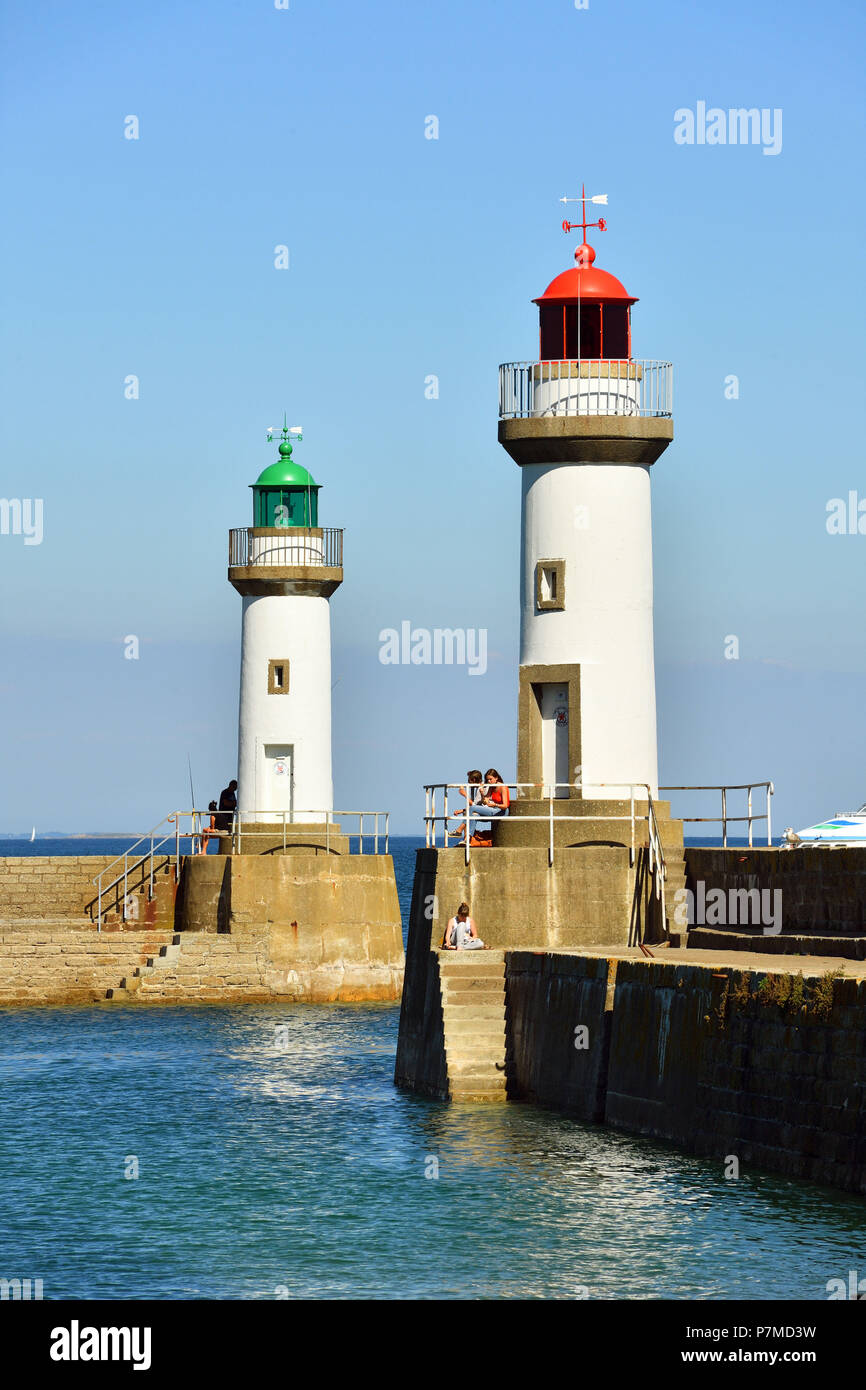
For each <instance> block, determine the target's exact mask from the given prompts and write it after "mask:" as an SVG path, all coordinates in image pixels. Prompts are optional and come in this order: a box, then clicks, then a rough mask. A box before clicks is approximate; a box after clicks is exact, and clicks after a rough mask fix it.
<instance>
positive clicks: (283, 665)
mask: <svg viewBox="0 0 866 1390" xmlns="http://www.w3.org/2000/svg"><path fill="white" fill-rule="evenodd" d="M288 693H289V663H288V660H287V659H283V660H278V661H269V662H268V694H269V695H288Z"/></svg>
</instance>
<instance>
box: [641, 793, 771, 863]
mask: <svg viewBox="0 0 866 1390" xmlns="http://www.w3.org/2000/svg"><path fill="white" fill-rule="evenodd" d="M761 789H763V790H764V792H765V793H766V808H767V809H766V810H765V811H762V812H757V811H753V810H752V792H753V791H760V790H761ZM775 790H776V789H775V787H774V786H773V783H772V782H741V783H739V784H737V785H736V786H734V785H729V786H725V787H711V786H708V787H659V791H660V792H720V793H721V799H722V800H721V815H719V816H677V820H681V821H684V822H686V823H688V824H690V825H697V824H700V825H721V827H722V847H723V849H727V847H728V826H729V825H732V824H740V823H742V822H743V821H745V822H746V823H747V824H748V827H749V847H750V848H751V846H752V839H753V831H752V825H753V822H755V821H762V820H765V821H766V822H767V844H768V845H772V843H773V823H772V797H773V794H774V792H775ZM728 792H745V793H746V814H745V815H744V816H732V815H729V814H728Z"/></svg>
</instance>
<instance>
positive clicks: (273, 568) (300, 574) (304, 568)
mask: <svg viewBox="0 0 866 1390" xmlns="http://www.w3.org/2000/svg"><path fill="white" fill-rule="evenodd" d="M228 578H229V583H230V584H233V585H234V587H235V588H236V589H237V591H238V593H239V594H244V595H246V596H248V597H253V598H255V597H258V596H259V595H261V594H311V595H313V596H320V597H322V598H330V596H331V594H332V593H333V592H334V590H335V589H338V588H339V587H340V585H341V584H342V582H343V569H342V566H340V567H337V566H336V565H335V566H330V565H230V566H229V570H228Z"/></svg>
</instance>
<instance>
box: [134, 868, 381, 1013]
mask: <svg viewBox="0 0 866 1390" xmlns="http://www.w3.org/2000/svg"><path fill="white" fill-rule="evenodd" d="M174 915H175V930H176V931H177V932H178V933H179V936H180V945H181V955H183V947H184V945H185V941H186V934H187V933H191V934H192V933H195V934H199V933H204V934H205V935H206V937H210V939H211V940H213V939H214V938H227V937H230V938H231V940H232V941H234V942H236V943H237V945H238V947H239V948H242V947H246V948H247V951H248V952H249V951H250V950H251V949H253V948H254V952H255V955H256V957H257V965H256V966H255V967H254V969H253V974H254V975H255V976H256V979H257V982H258V989H259V991H260V997H262V998H290V999H297V1000H305V1001H308V1002H310V1003H324V1002H329V1001H336V1000H342V1001H354V1000H393V999H399V998H400V992H401V988H402V983H403V960H404V958H403V933H402V927H401V921H400V905H399V902H398V899H397V886H396V883H395V880H394V866H393V863H392V860H391V857H390V855H385V854H352V855H349V854H329V855H324V854H315V853H310V852H309V849H307V850H306V852H304V851H303V850H301V851H300V852H298V853H292V852H291V851H285V852H284V851H282V849H281V850H280V852H279V853H278V854H276V855H271V854H258V855H257V854H239V855H232V856H228V855H226V856H222V855H201V856H196V857H191V858H188V859H186V860H185V861H184V865H183V870H182V873H181V877H180V883H179V885H178V892H177V898H176V902H175V914H174ZM204 944H205V946H207V940H205V942H204ZM215 945H216V943H215ZM171 983H172V982H171V981H169V980H163V981H162V982H157V981H154V982H153V984H154V986H155V987H159V988H160V989H162V988H166V989H167V993H166V994H165V995H162V996H161V997H164V998H166V999H170V998H171ZM148 992H149V993H150V994H151V997H153V993H152V991H148Z"/></svg>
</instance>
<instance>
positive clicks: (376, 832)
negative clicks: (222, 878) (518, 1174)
mask: <svg viewBox="0 0 866 1390" xmlns="http://www.w3.org/2000/svg"><path fill="white" fill-rule="evenodd" d="M219 815H223V816H231V817H232V824H231V830H230V831H229V832H228V833H230V834H231V836H232V848H233V849H235V846H237V848H238V849H240V844H241V838H242V836H243V835H248V836H249V835H253V836H255V835H257V834H265V835H266V834H268V833H269V832H268V831H266V830H265V831H256V830H252V829H250V827H249V825H246V826H244V825H243V822H242V820H241V819H240V817H241V816H265V815H267V816H272V817H274V818H275V819H277V820H278V821H279V819H280V817H282V826H283V849H286V848H287V842H286V825H287V824H288V825H291V824H292V823H293V821H295V820H296V819H297V817H298V816H311V817H316V818H318V817H320V816H324V818H325V819H324V822H323V823H324V825H325V847H326V851H327V853H329V854H330V832H331V826H332V825H333V823H334V817H335V816H339V817H345V816H357V817H358V829H357V831H342V830H341V833H342V834H347V835H349V836H351V835H353V834H356V835H357V836H358V853H359V854H363V853H364V835H365V834H366V835H368V836H369V837H370V838H372V841H373V853H374V854H378V853H379V840H380V839H384V842H385V848H384V850H383V851H382V852H383V853H384V854H388V853H389V852H390V850H389V845H390V835H391V813H390V811H321V810H315V811H298V810H294V811H290V812H286V811H282V812H277V811H271V810H261V811H243V812H238V811H209V810H208V811H196V810H192V811H173V812H172V813H171V814H170V815H168V816H163V818H162V820H161V821H160V822H159V824H158V825H155V826H154V827H153V829H152V830H148V831H146V832H145V834H144V835H140V836H139V838H138V839H137V840H136V841H135V842H134V843H133V844H131V845H130V846H129V848H128V849H127V850H125V852H124V853H123V854H118V855H117V856H116V857H115V858H114V859H112V861H111V863H110V864H106V866H105V868H104V869H102V871H101V872H100V873H99V874H98V875H97V876H96V877H95V878H94V879H93V880H92V881H93V883H94V884H95V885H96V888H97V913H96V929H97V931H100V932H101V931H102V917H103V911H102V900H103V897H105V896H106V895H107V894H109V893H111V891H112V889H114V888H117V887H118V886H119V884H121V883H122V884H123V903H122V906H121V921H123V922H125V921H126V910H127V902H128V898H129V893H128V887H129V875H130V874H134V873H135V872H136V870H137V869H140V868H141V867H142V865H144V864H147V865H148V889H147V900H148V902H151V901H152V900H153V874H154V867H153V866H154V858H155V856H156V854H157V853H158V852H159V851H160V850H161V849H162V848H163V847H164V846H165V845H167V844H169V843H170V842H171V841H172V840H173V841H174V872H175V882H177V880H178V876H179V873H180V859H181V853H180V842H181V840H187V839H188V840H190V841H191V848H192V853H193V854H195V853H196V852H197V851H196V845H197V844H198V845H199V846H201V841H202V837H203V836H204V835H205V834H207V835H208V836H209V837H210V836H211V835H217V836H219V835H222V834H226V833H227V832H226V831H223V830H211V829H210V827H209V825H207V824H205V823H204V822H205V821H208V820H209V819H210V817H211V816H219ZM286 816H288V817H289V819H288V821H287V820H286ZM367 816H372V817H373V828H372V830H366V831H365V829H364V820H365V817H367ZM380 816H381V817H383V818H384V830H381V829H380V825H379V817H380ZM182 819H189V822H190V828H189V831H188V832H184V833H181V829H180V824H181V820H182ZM253 824H255V822H253ZM164 825H171V826H172V827H173V829H172V830H170V831H168V832H167V833H166V834H165V835H162V836H160V837H159V838H157V837H158V836H159V831H160V830H161V829H162V827H163V826H164ZM148 841H149V842H150V843H149V848H148V849H147V850H146V851H145V853H143V854H141V855H139V856H138V858H137V859H136V860H135V861H134V862H133V863H130V855H131V854H132V853H133V852H134V851H135V850H136V849H138V847H139V846H140V845H143V844H145V843H146V842H148ZM121 860H122V861H123V869H122V870H121V872H120V873H118V874H116V875H115V877H114V878H113V879H111V881H110V882H109V883H104V882H103V879H104V878H105V875H106V874H107V873H109V872H110V871H111V870H112V869H113V868H114V866H115V865H116V864H119V863H120V862H121Z"/></svg>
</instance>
